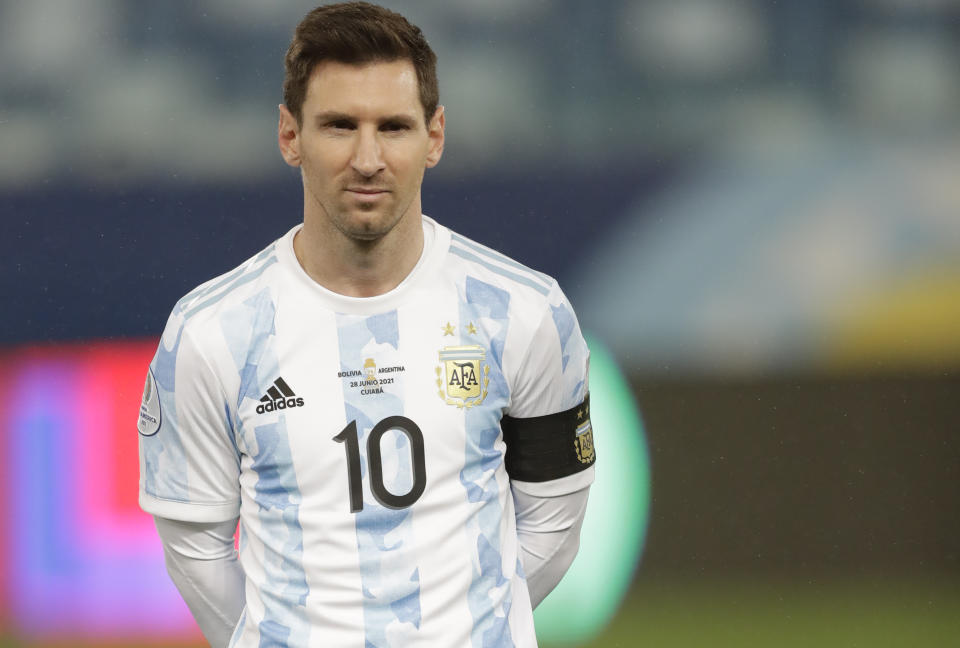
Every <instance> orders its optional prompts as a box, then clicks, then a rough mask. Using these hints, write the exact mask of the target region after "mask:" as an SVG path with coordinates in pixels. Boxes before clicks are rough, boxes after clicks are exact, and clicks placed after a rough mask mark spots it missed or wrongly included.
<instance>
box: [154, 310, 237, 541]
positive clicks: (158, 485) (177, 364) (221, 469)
mask: <svg viewBox="0 0 960 648" xmlns="http://www.w3.org/2000/svg"><path fill="white" fill-rule="evenodd" d="M179 319H180V318H179V317H178V316H177V314H176V311H175V314H174V315H172V316H171V318H170V321H169V322H168V324H167V330H166V331H165V332H164V335H163V337H162V338H161V341H160V345H159V348H158V349H157V353H156V355H155V356H154V358H153V361H152V362H151V364H150V368H149V370H148V372H147V378H146V384H145V386H144V393H143V401H142V403H141V406H140V418H139V421H138V424H137V428H138V433H139V437H140V498H139V499H140V507H141V508H142V509H143V510H144V511H146V512H147V513H150V514H153V515H158V516H161V517H165V518H170V519H173V520H182V521H186V522H221V521H225V520H231V519H233V518H235V517H236V516H237V515H238V514H239V512H240V485H239V474H240V453H239V451H238V449H237V446H236V441H235V437H234V434H233V425H232V416H231V413H230V407H229V405H228V401H227V399H226V397H225V396H224V390H223V387H222V382H221V380H220V379H219V378H218V376H217V374H216V373H215V372H214V371H213V369H211V366H210V363H209V362H208V361H207V360H206V358H205V357H204V356H203V353H202V350H201V348H200V347H199V345H198V344H197V343H196V342H195V340H194V339H193V337H192V336H191V335H190V331H189V330H188V328H187V327H185V326H184V325H183V323H182V322H181V321H178V320H179Z"/></svg>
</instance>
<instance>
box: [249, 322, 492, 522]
mask: <svg viewBox="0 0 960 648" xmlns="http://www.w3.org/2000/svg"><path fill="white" fill-rule="evenodd" d="M445 310H451V312H449V313H447V312H445ZM416 315H417V316H416V317H412V316H406V317H405V316H404V313H402V312H398V311H391V312H388V313H383V314H378V315H372V316H354V315H349V316H348V315H333V316H331V317H326V318H317V319H316V320H315V321H313V323H312V326H305V325H304V324H305V322H304V321H302V320H301V321H299V322H297V323H295V324H290V323H283V322H282V321H280V322H278V324H277V327H276V333H275V335H274V339H273V340H272V344H271V347H270V348H269V349H264V350H262V351H261V353H260V357H258V358H256V359H255V361H250V362H248V363H247V364H248V366H255V370H252V371H250V372H249V376H248V378H247V384H246V387H245V390H244V393H243V397H242V398H240V399H239V406H238V409H237V423H238V425H237V428H236V430H235V432H236V436H237V440H238V449H239V450H240V451H241V454H242V455H243V456H244V460H243V462H242V463H243V466H244V470H245V476H244V477H243V478H242V479H243V480H246V481H247V485H248V486H249V487H251V489H253V490H252V491H251V492H256V491H255V488H256V485H257V484H258V483H261V482H263V476H264V475H267V476H270V477H276V479H277V480H278V483H285V484H288V485H289V484H294V483H295V484H296V485H297V490H299V491H300V492H301V493H304V494H309V496H310V497H311V498H314V499H317V498H319V499H320V500H321V501H320V502H317V503H318V504H320V506H321V508H327V507H334V508H343V509H344V512H346V510H347V509H349V510H350V511H351V512H356V511H357V510H359V509H361V508H362V507H363V506H364V502H377V503H379V504H380V505H382V506H384V507H387V508H394V509H397V508H405V507H408V506H412V505H413V504H415V503H417V502H429V501H431V500H437V501H438V502H439V501H440V500H442V499H443V498H444V497H445V494H446V496H450V495H451V494H454V493H458V495H457V496H458V497H461V498H462V494H463V480H464V479H469V478H470V477H469V476H471V475H473V476H474V477H477V478H478V476H480V475H481V474H482V473H485V472H487V471H490V470H496V469H499V468H500V466H501V464H502V454H503V447H502V439H501V435H500V432H499V421H500V417H501V415H502V410H503V408H504V407H505V406H506V405H507V403H508V402H509V387H508V382H507V379H506V377H505V376H504V372H503V368H502V365H503V357H502V353H503V343H504V340H505V335H506V322H501V321H497V320H494V319H491V318H481V317H473V318H471V317H467V318H463V317H462V316H461V315H462V314H461V313H460V312H459V311H458V310H457V309H443V308H435V309H433V312H420V313H417V314H416ZM465 475H466V476H467V477H465Z"/></svg>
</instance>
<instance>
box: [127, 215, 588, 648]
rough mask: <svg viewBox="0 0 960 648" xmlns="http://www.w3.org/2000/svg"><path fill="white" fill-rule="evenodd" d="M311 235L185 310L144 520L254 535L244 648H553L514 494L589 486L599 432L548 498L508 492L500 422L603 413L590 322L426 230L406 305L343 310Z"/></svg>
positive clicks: (284, 245)
mask: <svg viewBox="0 0 960 648" xmlns="http://www.w3.org/2000/svg"><path fill="white" fill-rule="evenodd" d="M298 230H299V227H296V228H294V229H293V230H291V231H290V232H288V233H287V234H286V235H285V236H283V237H282V238H280V239H279V240H277V241H276V242H275V243H274V244H272V245H271V246H269V247H268V248H266V249H265V250H264V251H263V252H261V253H260V254H258V255H257V256H255V257H253V258H251V259H249V260H248V261H247V262H245V263H244V264H242V265H241V266H239V267H238V268H237V269H235V270H233V271H232V272H230V273H227V274H225V275H223V276H222V277H218V278H216V279H214V280H211V281H209V282H207V283H205V284H203V285H201V286H200V287H199V288H197V289H196V290H194V291H193V292H191V293H190V294H188V295H187V296H186V297H184V298H183V299H181V300H180V302H178V303H177V305H176V306H175V307H174V309H173V312H172V314H171V316H170V319H169V321H168V323H167V327H166V330H165V331H164V334H163V336H162V338H161V342H160V345H159V348H158V350H157V353H156V355H155V357H154V359H153V361H152V363H151V365H150V368H149V371H148V375H147V386H146V388H145V390H144V401H143V404H142V406H141V413H140V420H139V422H138V429H139V432H140V504H141V507H142V508H143V509H144V510H145V511H147V512H148V513H151V514H154V515H158V516H162V517H167V518H171V519H175V520H183V521H198V522H218V521H228V520H233V519H235V518H237V517H239V520H240V525H239V533H240V538H239V552H240V555H239V560H240V563H241V565H242V567H243V570H244V573H245V575H246V608H245V610H244V612H243V615H242V617H241V619H240V622H239V623H238V625H237V627H236V629H235V631H234V634H233V638H232V640H231V643H230V645H231V646H241V647H250V646H357V647H358V648H361V647H364V648H365V647H367V646H370V647H373V648H405V647H408V646H430V647H435V646H463V647H472V648H484V647H488V646H489V647H500V646H517V647H529V646H535V645H536V638H535V634H534V626H533V614H532V609H531V604H530V598H529V593H528V591H527V585H526V581H525V578H524V575H523V569H522V566H521V564H520V559H519V547H518V541H517V531H516V520H515V511H514V504H513V498H512V495H511V489H518V488H519V489H521V490H524V491H526V492H529V493H531V494H534V495H544V496H549V495H559V494H563V493H570V492H574V491H577V490H580V489H582V488H584V487H585V486H587V485H589V484H590V483H591V481H592V479H593V468H592V455H591V457H590V458H589V460H588V459H587V458H586V457H587V454H586V449H587V445H586V441H585V439H586V437H585V436H584V434H588V433H589V431H588V427H585V425H587V426H588V423H586V424H580V425H579V426H578V428H577V429H578V430H579V431H578V432H577V434H578V435H580V436H578V437H577V439H578V440H577V442H576V443H577V444H579V445H577V446H576V452H574V445H573V442H571V445H570V448H571V455H570V456H571V457H573V459H571V461H573V462H574V463H576V462H577V461H578V459H577V457H580V459H581V465H579V466H576V468H575V469H572V470H564V471H561V474H558V475H554V474H551V475H549V476H548V477H549V478H546V479H545V478H543V477H542V475H541V476H537V474H536V473H537V471H536V470H533V471H532V472H531V471H528V472H527V473H524V475H526V474H530V475H533V477H530V478H529V479H528V478H527V477H526V476H524V479H517V478H516V477H514V478H513V479H511V476H510V475H509V474H508V472H507V463H506V456H507V444H506V443H505V438H504V432H503V426H502V423H503V421H505V420H507V419H510V420H514V419H522V420H525V419H531V418H535V417H545V416H549V415H554V414H556V413H558V412H565V411H567V410H571V408H576V407H577V406H579V405H580V404H582V403H584V402H585V401H586V399H587V392H588V378H587V372H588V360H589V352H588V350H587V346H586V344H585V342H584V341H583V337H582V335H581V332H580V329H579V326H578V324H577V320H576V317H575V315H574V313H573V310H572V309H571V307H570V305H569V303H568V302H567V300H566V298H565V297H564V295H563V293H562V292H561V290H560V289H559V287H558V286H557V284H556V282H555V281H554V280H553V279H551V278H550V277H548V276H546V275H543V274H540V273H537V272H534V271H532V270H530V269H528V268H526V267H524V266H522V265H520V264H519V263H516V262H515V261H513V260H511V259H509V258H508V257H505V256H503V255H500V254H498V253H496V252H493V251H492V250H489V249H488V248H486V247H483V246H481V245H479V244H477V243H475V242H473V241H471V240H469V239H467V238H465V237H462V236H460V235H458V234H455V233H452V232H451V231H450V230H449V229H447V228H445V227H443V226H441V225H439V224H437V223H436V222H434V221H433V220H431V219H429V218H427V217H423V231H424V251H423V254H422V256H421V258H420V260H419V262H418V263H417V265H416V267H415V268H414V269H413V271H412V272H411V273H410V274H409V276H408V277H407V278H406V279H405V280H404V281H403V282H402V283H401V284H400V285H399V286H397V287H396V288H395V289H394V290H392V291H390V292H388V293H386V294H384V295H380V296H377V297H371V298H352V297H347V296H344V295H339V294H336V293H333V292H330V291H328V290H326V289H324V288H323V287H322V286H320V285H318V284H317V283H316V282H314V281H313V280H312V279H311V278H310V277H309V276H308V275H307V274H306V273H305V272H304V270H303V269H302V268H301V267H300V265H299V263H298V262H297V259H296V256H295V255H294V252H293V238H294V236H295V235H296V233H297V231H298ZM521 429H525V428H521ZM590 449H591V450H590V452H591V453H592V441H591V444H590Z"/></svg>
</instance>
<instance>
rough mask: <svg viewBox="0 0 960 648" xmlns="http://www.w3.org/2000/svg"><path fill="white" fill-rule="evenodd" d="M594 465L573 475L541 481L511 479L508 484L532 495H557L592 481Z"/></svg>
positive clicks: (569, 491)
mask: <svg viewBox="0 0 960 648" xmlns="http://www.w3.org/2000/svg"><path fill="white" fill-rule="evenodd" d="M593 476H594V467H593V466H590V467H589V468H587V469H586V470H582V471H580V472H578V473H574V474H573V475H568V476H566V477H560V478H559V479H551V480H550V481H543V482H528V481H520V480H517V479H511V480H510V485H511V486H512V487H513V488H515V489H517V490H518V491H520V492H522V493H526V494H527V495H532V496H534V497H558V496H560V495H567V494H568V493H574V492H576V491H578V490H583V489H584V488H587V487H588V486H590V484H592V483H593Z"/></svg>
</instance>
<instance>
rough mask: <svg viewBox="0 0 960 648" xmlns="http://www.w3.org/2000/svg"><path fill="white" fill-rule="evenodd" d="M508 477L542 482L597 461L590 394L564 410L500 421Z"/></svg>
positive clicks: (504, 418) (506, 418) (579, 469)
mask: <svg viewBox="0 0 960 648" xmlns="http://www.w3.org/2000/svg"><path fill="white" fill-rule="evenodd" d="M500 427H501V429H502V430H503V441H504V443H506V444H507V456H506V458H505V464H506V468H507V474H508V475H510V479H516V480H518V481H525V482H544V481H550V480H551V479H559V478H561V477H567V476H569V475H573V474H575V473H578V472H580V471H582V470H586V469H587V468H589V467H590V466H592V465H593V463H594V462H595V461H596V458H597V457H596V453H594V450H593V429H592V428H591V427H590V395H589V394H587V397H586V398H584V400H583V402H582V403H580V404H579V405H577V406H575V407H571V408H570V409H568V410H566V411H565V412H557V413H556V414H547V415H546V416H535V417H532V418H513V417H512V416H504V417H503V419H501V421H500Z"/></svg>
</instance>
